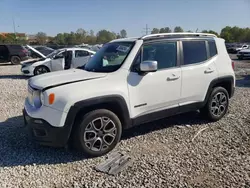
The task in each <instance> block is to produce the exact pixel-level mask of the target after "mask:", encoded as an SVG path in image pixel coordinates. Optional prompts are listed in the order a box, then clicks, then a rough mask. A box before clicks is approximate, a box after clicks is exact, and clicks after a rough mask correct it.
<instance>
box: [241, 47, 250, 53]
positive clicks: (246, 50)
mask: <svg viewBox="0 0 250 188" xmlns="http://www.w3.org/2000/svg"><path fill="white" fill-rule="evenodd" d="M240 52H247V53H250V48H248V49H244V50H241V51H240Z"/></svg>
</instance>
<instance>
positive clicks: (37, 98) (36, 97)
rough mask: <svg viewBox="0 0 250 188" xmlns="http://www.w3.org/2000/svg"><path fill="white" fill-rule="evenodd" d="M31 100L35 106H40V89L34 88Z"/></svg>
mask: <svg viewBox="0 0 250 188" xmlns="http://www.w3.org/2000/svg"><path fill="white" fill-rule="evenodd" d="M33 102H34V106H35V107H36V108H40V107H41V106H42V101H41V91H39V90H36V91H34V92H33Z"/></svg>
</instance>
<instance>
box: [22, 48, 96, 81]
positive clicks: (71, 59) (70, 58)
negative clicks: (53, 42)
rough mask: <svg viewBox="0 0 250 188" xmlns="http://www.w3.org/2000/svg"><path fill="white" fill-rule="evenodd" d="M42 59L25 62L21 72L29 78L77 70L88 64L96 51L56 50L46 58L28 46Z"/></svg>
mask: <svg viewBox="0 0 250 188" xmlns="http://www.w3.org/2000/svg"><path fill="white" fill-rule="evenodd" d="M28 47H29V48H30V49H31V50H32V51H33V52H34V53H36V54H37V56H39V57H40V58H39V59H37V60H33V61H27V62H23V64H22V68H21V71H22V72H23V74H25V75H27V76H33V75H39V74H44V73H47V72H52V71H59V70H66V69H70V68H77V67H79V66H83V65H84V64H86V63H87V62H88V61H89V59H90V57H91V56H92V55H94V54H95V52H94V51H91V50H88V49H82V48H64V49H59V50H54V51H53V52H52V53H50V54H49V55H47V56H45V55H44V54H42V53H41V52H39V51H38V50H36V49H34V48H32V47H31V46H28Z"/></svg>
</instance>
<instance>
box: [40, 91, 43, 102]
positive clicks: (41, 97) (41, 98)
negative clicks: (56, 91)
mask: <svg viewBox="0 0 250 188" xmlns="http://www.w3.org/2000/svg"><path fill="white" fill-rule="evenodd" d="M40 100H41V103H42V104H44V94H43V92H42V91H41V92H40Z"/></svg>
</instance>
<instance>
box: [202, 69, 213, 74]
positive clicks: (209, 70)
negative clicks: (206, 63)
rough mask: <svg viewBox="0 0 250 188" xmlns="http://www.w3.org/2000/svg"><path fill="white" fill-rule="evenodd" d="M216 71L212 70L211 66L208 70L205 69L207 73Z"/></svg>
mask: <svg viewBox="0 0 250 188" xmlns="http://www.w3.org/2000/svg"><path fill="white" fill-rule="evenodd" d="M212 72H214V70H212V69H211V68H208V69H207V70H205V71H204V73H205V74H209V73H212Z"/></svg>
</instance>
